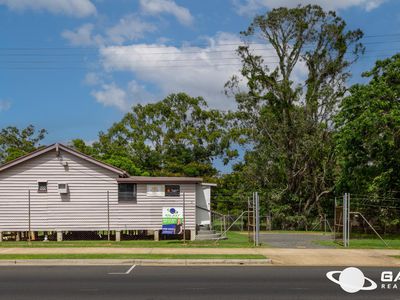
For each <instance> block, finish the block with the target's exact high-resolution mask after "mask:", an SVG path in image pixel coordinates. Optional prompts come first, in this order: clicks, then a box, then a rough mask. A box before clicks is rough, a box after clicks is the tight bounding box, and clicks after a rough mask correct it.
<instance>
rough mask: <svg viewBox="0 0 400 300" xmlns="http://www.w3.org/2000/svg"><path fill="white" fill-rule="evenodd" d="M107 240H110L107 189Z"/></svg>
mask: <svg viewBox="0 0 400 300" xmlns="http://www.w3.org/2000/svg"><path fill="white" fill-rule="evenodd" d="M107 240H108V241H110V191H107Z"/></svg>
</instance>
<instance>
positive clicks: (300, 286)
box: [0, 266, 400, 300]
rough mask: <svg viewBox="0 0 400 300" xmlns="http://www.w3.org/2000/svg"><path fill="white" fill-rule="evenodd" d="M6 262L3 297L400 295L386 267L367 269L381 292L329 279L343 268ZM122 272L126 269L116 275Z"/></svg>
mask: <svg viewBox="0 0 400 300" xmlns="http://www.w3.org/2000/svg"><path fill="white" fill-rule="evenodd" d="M129 269H131V268H130V267H129V266H104V267H103V266H92V267H87V266H86V267H32V266H10V267H8V266H7V267H5V266H3V267H0V299H7V300H8V299H41V300H47V299H85V300H88V299H112V300H116V299H208V300H210V299H246V300H248V299H308V300H310V299H324V300H327V299H363V300H365V299H399V298H400V287H399V290H381V289H380V285H379V279H380V272H381V271H382V270H383V269H377V268H363V269H362V271H363V272H364V274H365V276H366V277H368V278H371V279H372V280H375V281H376V282H377V283H378V289H376V290H375V291H360V292H358V293H356V294H347V293H345V292H344V291H342V290H341V288H340V286H339V285H337V284H335V283H332V282H331V281H329V280H328V279H327V278H326V275H325V274H326V272H327V271H331V270H335V269H336V270H342V268H310V267H307V268H304V267H303V268H293V267H143V266H137V267H135V268H134V269H132V270H131V271H130V272H129V274H126V272H127V271H128V270H129ZM110 273H120V274H110Z"/></svg>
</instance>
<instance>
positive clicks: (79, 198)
mask: <svg viewBox="0 0 400 300" xmlns="http://www.w3.org/2000/svg"><path fill="white" fill-rule="evenodd" d="M211 186H214V185H213V184H206V183H203V182H202V179H201V178H192V177H142V176H135V177H130V176H129V175H128V174H127V173H126V172H124V171H123V170H121V169H118V168H116V167H114V166H111V165H108V164H105V163H103V162H100V161H98V160H95V159H93V158H91V157H89V156H87V155H84V154H82V153H80V152H78V151H76V150H73V149H71V148H69V147H66V146H64V145H61V144H54V145H51V146H48V147H46V148H43V149H40V150H37V151H35V152H32V153H30V154H28V155H26V156H23V157H21V158H18V159H16V160H14V161H11V162H9V163H7V164H4V165H2V166H0V241H1V240H2V233H5V232H14V233H16V236H18V238H20V236H21V235H24V234H25V235H26V234H27V232H29V231H30V232H53V233H57V239H58V240H61V239H62V237H63V233H66V232H68V233H71V232H89V231H90V232H99V231H103V232H104V231H107V232H108V230H110V231H112V232H114V233H115V238H116V239H117V240H119V239H120V237H121V231H122V232H127V231H136V232H138V231H141V232H146V233H147V232H150V234H153V232H154V238H155V239H158V238H159V234H160V230H161V228H162V213H163V208H165V207H184V208H185V212H184V217H185V228H186V230H187V231H186V232H187V233H189V232H190V238H191V239H194V237H195V233H196V225H209V224H210V212H209V211H210V192H211Z"/></svg>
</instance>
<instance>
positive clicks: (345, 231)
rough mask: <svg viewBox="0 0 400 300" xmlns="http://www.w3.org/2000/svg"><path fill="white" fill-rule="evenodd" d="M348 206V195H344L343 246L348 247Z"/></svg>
mask: <svg viewBox="0 0 400 300" xmlns="http://www.w3.org/2000/svg"><path fill="white" fill-rule="evenodd" d="M346 205H347V193H344V196H343V218H342V219H343V246H344V247H347V237H346V235H347V228H346V227H347V225H346V224H347V209H346Z"/></svg>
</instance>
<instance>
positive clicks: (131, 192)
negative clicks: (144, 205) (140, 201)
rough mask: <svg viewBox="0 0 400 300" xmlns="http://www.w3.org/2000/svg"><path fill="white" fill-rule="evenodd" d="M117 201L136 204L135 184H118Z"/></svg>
mask: <svg viewBox="0 0 400 300" xmlns="http://www.w3.org/2000/svg"><path fill="white" fill-rule="evenodd" d="M118 201H130V202H136V184H135V183H119V184H118Z"/></svg>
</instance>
